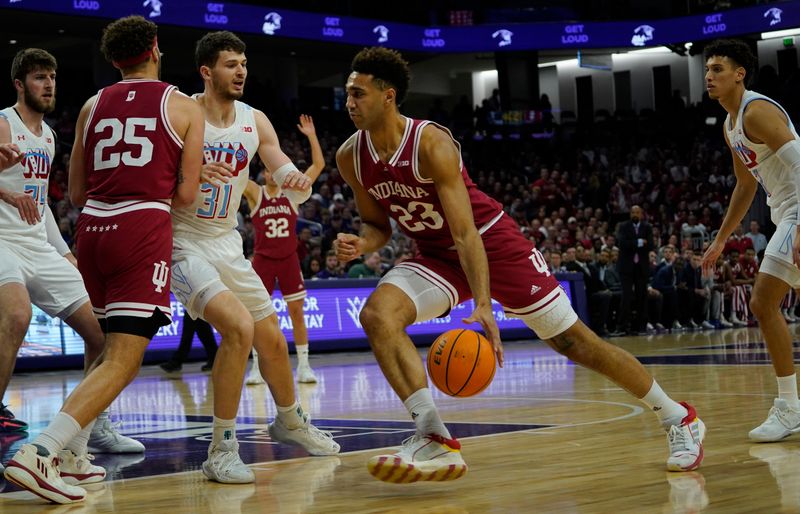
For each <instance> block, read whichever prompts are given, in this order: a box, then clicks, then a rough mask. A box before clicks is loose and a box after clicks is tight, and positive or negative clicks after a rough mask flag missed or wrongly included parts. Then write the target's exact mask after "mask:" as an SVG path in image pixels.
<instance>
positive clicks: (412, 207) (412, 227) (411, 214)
mask: <svg viewBox="0 0 800 514" xmlns="http://www.w3.org/2000/svg"><path fill="white" fill-rule="evenodd" d="M391 210H392V212H395V213H398V212H399V213H400V215H399V216H398V217H397V222H398V223H400V224H401V225H403V226H404V227H405V228H406V230H408V231H409V232H419V231H420V230H425V229H426V228H429V229H432V230H438V229H440V228H442V226H443V225H444V219H443V218H442V216H441V214H439V213H438V212H436V211H435V210H434V209H433V204H430V203H424V202H411V203H409V204H408V209H405V208H404V207H402V206H400V205H397V204H393V205H392V206H391ZM415 217H416V218H418V219H419V221H414V218H415Z"/></svg>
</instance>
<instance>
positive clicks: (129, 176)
mask: <svg viewBox="0 0 800 514" xmlns="http://www.w3.org/2000/svg"><path fill="white" fill-rule="evenodd" d="M173 91H177V88H176V87H175V86H172V85H170V84H167V83H166V82H160V81H158V80H148V79H131V80H123V81H120V82H117V83H116V84H113V85H111V86H108V87H106V88H103V89H101V90H100V91H99V92H98V93H97V99H96V101H95V103H94V107H93V108H92V111H91V113H90V114H89V119H88V120H87V122H86V128H85V131H84V133H83V146H84V161H85V166H86V172H87V177H88V191H87V192H88V196H89V198H91V199H94V200H97V201H100V202H105V203H117V202H121V201H125V200H167V199H171V198H172V196H173V195H174V194H175V188H176V187H177V183H178V166H179V165H180V156H181V151H182V149H183V141H182V140H181V138H180V136H178V134H177V133H176V132H175V130H174V129H173V128H172V125H171V124H170V122H169V117H168V114H167V101H168V100H169V95H170V94H171V93H172V92H173Z"/></svg>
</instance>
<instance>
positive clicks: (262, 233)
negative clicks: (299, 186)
mask: <svg viewBox="0 0 800 514" xmlns="http://www.w3.org/2000/svg"><path fill="white" fill-rule="evenodd" d="M256 205H257V206H256V208H255V209H254V210H253V212H251V213H250V218H251V219H252V220H253V227H254V228H255V231H256V236H255V253H256V254H257V255H262V256H264V257H267V258H270V259H282V258H284V257H288V256H290V255H292V254H294V253H295V252H297V236H296V235H295V229H296V227H297V206H296V205H294V204H293V203H292V202H291V201H289V199H288V198H286V197H285V196H284V195H283V194H281V193H278V196H277V197H271V196H269V193H267V188H266V187H264V186H262V187H261V194H260V195H259V200H258V203H257V204H256Z"/></svg>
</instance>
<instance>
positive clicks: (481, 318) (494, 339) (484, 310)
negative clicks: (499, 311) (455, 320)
mask: <svg viewBox="0 0 800 514" xmlns="http://www.w3.org/2000/svg"><path fill="white" fill-rule="evenodd" d="M461 321H463V322H464V323H476V322H477V323H480V324H481V327H483V333H484V334H486V339H488V340H489V342H491V343H492V348H494V353H495V355H497V363H498V364H499V365H500V367H501V368H502V367H503V343H502V341H500V329H498V328H497V321H495V319H494V312H492V306H491V304H489V305H487V306H483V307H477V306H476V307H475V310H474V311H472V314H471V315H470V317H469V318H464V319H462V320H461Z"/></svg>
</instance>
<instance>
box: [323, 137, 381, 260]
mask: <svg viewBox="0 0 800 514" xmlns="http://www.w3.org/2000/svg"><path fill="white" fill-rule="evenodd" d="M355 137H357V136H352V137H351V138H350V139H348V140H347V141H345V142H344V144H342V146H340V147H339V150H338V151H337V152H336V165H337V167H338V168H339V173H340V174H341V175H342V178H343V179H344V180H345V182H347V184H348V185H349V186H350V189H352V191H353V194H354V196H355V200H356V208H357V209H358V214H359V215H360V216H361V233H360V234H359V235H355V234H345V233H343V232H340V233H339V235H338V236H337V238H336V240H335V241H334V242H333V249H334V250H335V251H336V258H337V259H339V262H342V263H344V262H349V261H352V260H353V259H356V258H358V257H359V256H360V255H362V254H365V253H368V252H374V251H377V250H380V249H381V248H383V247H384V246H385V245H386V243H387V241H389V238H390V237H392V225H391V223H390V222H389V215H388V214H387V213H386V211H385V210H384V209H383V206H381V204H380V203H378V201H377V200H375V199H374V198H372V197H371V196H370V195H369V193H368V192H367V190H366V189H364V186H363V185H361V182H359V181H358V179H357V178H356V171H355V164H354V163H353V141H354V138H355Z"/></svg>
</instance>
